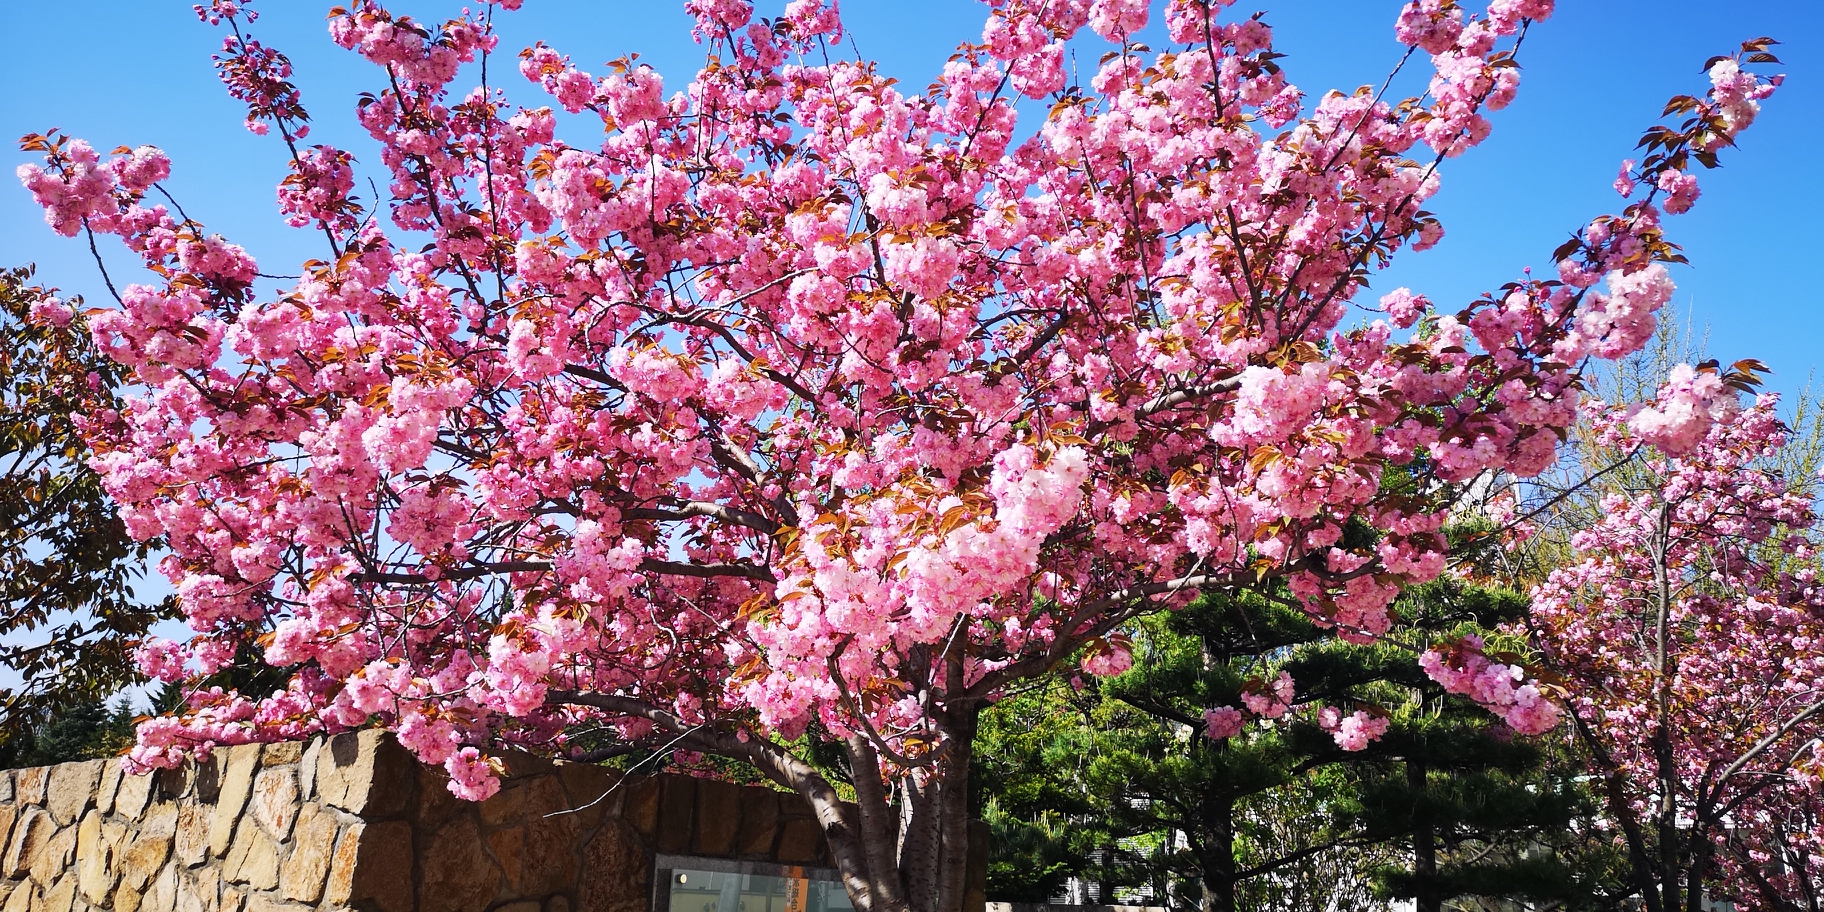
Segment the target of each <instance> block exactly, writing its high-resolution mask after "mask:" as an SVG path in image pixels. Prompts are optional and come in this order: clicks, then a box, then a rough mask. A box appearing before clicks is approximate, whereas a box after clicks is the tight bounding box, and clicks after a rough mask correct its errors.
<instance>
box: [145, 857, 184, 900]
mask: <svg viewBox="0 0 1824 912" xmlns="http://www.w3.org/2000/svg"><path fill="white" fill-rule="evenodd" d="M146 896H147V898H148V899H149V900H150V902H148V903H145V905H146V906H147V907H148V908H149V909H150V910H154V912H163V910H166V909H172V908H175V907H176V904H177V863H176V862H172V863H170V864H167V865H165V867H164V870H162V871H159V872H158V876H157V877H156V878H153V880H152V889H151V890H149V891H147V894H146Z"/></svg>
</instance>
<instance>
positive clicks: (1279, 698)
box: [1203, 671, 1390, 751]
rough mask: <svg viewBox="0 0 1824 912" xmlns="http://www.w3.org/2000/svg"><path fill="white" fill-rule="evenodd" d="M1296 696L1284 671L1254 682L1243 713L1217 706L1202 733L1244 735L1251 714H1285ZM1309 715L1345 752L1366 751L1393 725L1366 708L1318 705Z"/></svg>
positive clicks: (1216, 737)
mask: <svg viewBox="0 0 1824 912" xmlns="http://www.w3.org/2000/svg"><path fill="white" fill-rule="evenodd" d="M1295 696H1296V685H1295V684H1294V682H1293V680H1292V676H1291V675H1290V674H1287V673H1286V672H1284V671H1281V672H1280V673H1279V674H1278V675H1277V676H1276V677H1275V678H1274V679H1273V680H1272V681H1271V682H1268V683H1261V682H1258V681H1255V682H1251V683H1250V684H1249V685H1247V686H1246V687H1244V688H1243V689H1242V692H1241V702H1242V704H1243V705H1244V706H1246V707H1247V711H1246V712H1245V713H1244V712H1243V711H1242V710H1240V709H1236V708H1235V707H1233V706H1218V707H1215V708H1213V709H1208V710H1205V711H1204V713H1203V734H1204V736H1205V737H1207V738H1209V739H1211V740H1213V741H1220V740H1223V739H1226V738H1233V737H1235V736H1237V735H1239V734H1241V732H1242V729H1243V727H1244V726H1245V725H1246V723H1247V720H1248V718H1249V716H1253V717H1254V718H1256V719H1258V720H1260V721H1261V722H1262V723H1265V722H1267V721H1270V720H1273V719H1279V718H1282V717H1284V716H1286V715H1287V714H1288V713H1290V712H1292V710H1293V698H1294V697H1295ZM1306 715H1308V716H1309V718H1310V719H1311V720H1312V721H1314V722H1315V723H1316V724H1317V727H1318V728H1320V729H1322V730H1324V731H1326V732H1329V733H1330V736H1331V737H1332V738H1334V739H1336V745H1337V746H1338V747H1340V748H1342V749H1343V750H1346V751H1362V750H1367V749H1368V745H1370V744H1372V743H1374V742H1375V741H1376V740H1378V739H1379V738H1380V737H1381V736H1382V735H1384V734H1386V733H1387V728H1388V726H1389V725H1390V722H1389V721H1388V719H1387V717H1386V716H1385V715H1383V714H1380V713H1372V712H1369V711H1367V710H1361V709H1358V710H1355V711H1353V712H1351V713H1349V714H1348V715H1344V714H1343V711H1342V710H1340V709H1338V708H1336V707H1334V706H1316V707H1314V708H1312V710H1311V711H1310V712H1309V713H1306Z"/></svg>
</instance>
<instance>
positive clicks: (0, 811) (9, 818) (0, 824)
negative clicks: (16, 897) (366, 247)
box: [0, 804, 19, 903]
mask: <svg viewBox="0 0 1824 912" xmlns="http://www.w3.org/2000/svg"><path fill="white" fill-rule="evenodd" d="M18 819H19V806H18V805H16V804H0V858H4V857H5V856H6V847H7V846H8V845H10V844H11V843H12V841H13V824H14V823H15V822H16V821H18ZM0 889H4V887H3V886H0ZM5 902H6V900H4V899H0V903H5Z"/></svg>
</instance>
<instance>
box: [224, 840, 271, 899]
mask: <svg viewBox="0 0 1824 912" xmlns="http://www.w3.org/2000/svg"><path fill="white" fill-rule="evenodd" d="M222 876H223V877H225V878H227V879H228V881H229V882H231V883H237V884H246V885H247V886H248V887H250V888H252V889H255V890H270V889H272V888H273V887H276V886H278V885H279V846H278V843H275V842H273V841H272V840H271V839H270V838H268V837H267V836H266V834H265V833H262V832H260V829H259V828H258V827H249V826H244V827H241V828H240V832H238V833H236V834H235V837H234V845H233V846H232V847H230V848H229V850H228V860H227V864H226V865H224V866H223V867H222Z"/></svg>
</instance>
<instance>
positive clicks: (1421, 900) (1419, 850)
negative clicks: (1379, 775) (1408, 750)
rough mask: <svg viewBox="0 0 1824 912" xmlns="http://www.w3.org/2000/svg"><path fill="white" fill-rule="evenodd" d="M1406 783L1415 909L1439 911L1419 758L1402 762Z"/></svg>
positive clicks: (1434, 846)
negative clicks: (1410, 799)
mask: <svg viewBox="0 0 1824 912" xmlns="http://www.w3.org/2000/svg"><path fill="white" fill-rule="evenodd" d="M1406 784H1407V785H1408V786H1410V787H1411V788H1412V792H1413V801H1414V804H1413V820H1412V874H1413V880H1414V881H1415V882H1417V884H1418V888H1419V889H1418V895H1417V896H1414V897H1413V909H1414V910H1415V912H1441V910H1442V909H1443V908H1444V897H1443V896H1441V895H1439V891H1438V840H1437V832H1436V829H1435V827H1434V825H1433V823H1432V819H1431V806H1430V803H1429V802H1430V798H1429V796H1428V792H1429V789H1428V788H1427V785H1428V784H1429V779H1428V777H1427V775H1426V773H1425V764H1424V762H1423V761H1420V760H1413V759H1408V760H1407V761H1406Z"/></svg>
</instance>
